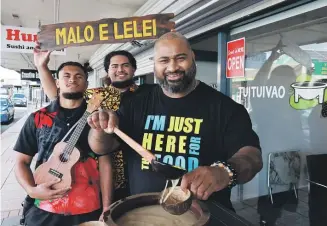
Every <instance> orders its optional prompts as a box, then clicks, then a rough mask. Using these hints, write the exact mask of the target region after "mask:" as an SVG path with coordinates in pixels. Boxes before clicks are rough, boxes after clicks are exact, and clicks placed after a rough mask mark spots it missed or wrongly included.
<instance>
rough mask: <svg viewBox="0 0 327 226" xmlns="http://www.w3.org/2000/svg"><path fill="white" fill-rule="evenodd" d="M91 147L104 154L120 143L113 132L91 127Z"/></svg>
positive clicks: (89, 138) (89, 139)
mask: <svg viewBox="0 0 327 226" xmlns="http://www.w3.org/2000/svg"><path fill="white" fill-rule="evenodd" d="M88 141H89V145H90V148H91V149H92V150H93V151H94V152H95V153H97V154H99V155H103V154H106V153H109V152H111V151H113V150H115V149H116V148H118V146H119V143H118V141H117V139H116V138H115V137H114V136H113V135H112V134H107V133H105V132H103V130H96V129H91V130H90V132H89V137H88Z"/></svg>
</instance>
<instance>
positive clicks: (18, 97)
mask: <svg viewBox="0 0 327 226" xmlns="http://www.w3.org/2000/svg"><path fill="white" fill-rule="evenodd" d="M12 101H13V102H14V105H15V106H24V107H26V106H27V98H26V96H25V94H23V93H14V95H13V96H12Z"/></svg>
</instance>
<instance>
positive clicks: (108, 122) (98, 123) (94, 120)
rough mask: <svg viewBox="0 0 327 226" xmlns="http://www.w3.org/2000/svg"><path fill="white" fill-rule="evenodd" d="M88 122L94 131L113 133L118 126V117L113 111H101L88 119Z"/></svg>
mask: <svg viewBox="0 0 327 226" xmlns="http://www.w3.org/2000/svg"><path fill="white" fill-rule="evenodd" d="M87 122H88V124H89V125H90V127H91V128H92V129H96V130H104V131H105V132H106V133H110V134H111V133H113V132H114V128H115V127H116V126H117V125H118V117H117V116H116V114H115V113H114V112H113V111H110V110H99V111H97V112H94V113H93V114H92V115H90V116H89V117H88V118H87Z"/></svg>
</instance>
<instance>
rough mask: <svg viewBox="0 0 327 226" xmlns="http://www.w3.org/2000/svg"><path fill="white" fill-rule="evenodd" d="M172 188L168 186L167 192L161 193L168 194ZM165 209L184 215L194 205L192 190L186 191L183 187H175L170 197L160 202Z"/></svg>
mask: <svg viewBox="0 0 327 226" xmlns="http://www.w3.org/2000/svg"><path fill="white" fill-rule="evenodd" d="M171 189H172V188H171V187H170V188H167V189H166V191H165V193H164V194H163V192H162V193H161V195H164V197H166V195H167V194H168V192H169V191H170V190H171ZM160 205H161V206H162V207H163V208H164V210H166V211H167V212H169V213H170V214H173V215H182V214H184V213H185V212H187V211H188V210H189V209H190V207H191V205H192V193H191V191H190V190H187V191H186V192H185V191H183V190H182V189H181V187H179V186H177V187H175V189H174V191H173V193H172V194H171V195H170V196H169V197H168V199H167V200H166V201H165V202H163V203H161V204H160Z"/></svg>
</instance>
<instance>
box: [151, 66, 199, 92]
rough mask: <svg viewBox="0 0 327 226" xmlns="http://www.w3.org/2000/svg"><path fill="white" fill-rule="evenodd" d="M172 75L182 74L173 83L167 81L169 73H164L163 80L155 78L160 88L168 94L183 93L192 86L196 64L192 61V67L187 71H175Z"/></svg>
mask: <svg viewBox="0 0 327 226" xmlns="http://www.w3.org/2000/svg"><path fill="white" fill-rule="evenodd" d="M173 73H177V74H182V77H181V78H180V79H178V80H175V81H168V79H167V77H168V74H169V73H164V78H163V79H161V78H158V76H156V78H157V80H158V82H159V84H160V86H161V87H162V88H164V89H165V90H167V91H168V92H170V93H183V92H185V91H187V90H188V88H189V87H190V86H191V85H192V82H193V81H194V78H195V75H196V64H195V61H194V60H193V63H192V66H191V67H190V69H189V70H188V71H186V72H185V71H181V70H177V71H174V72H173Z"/></svg>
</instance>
